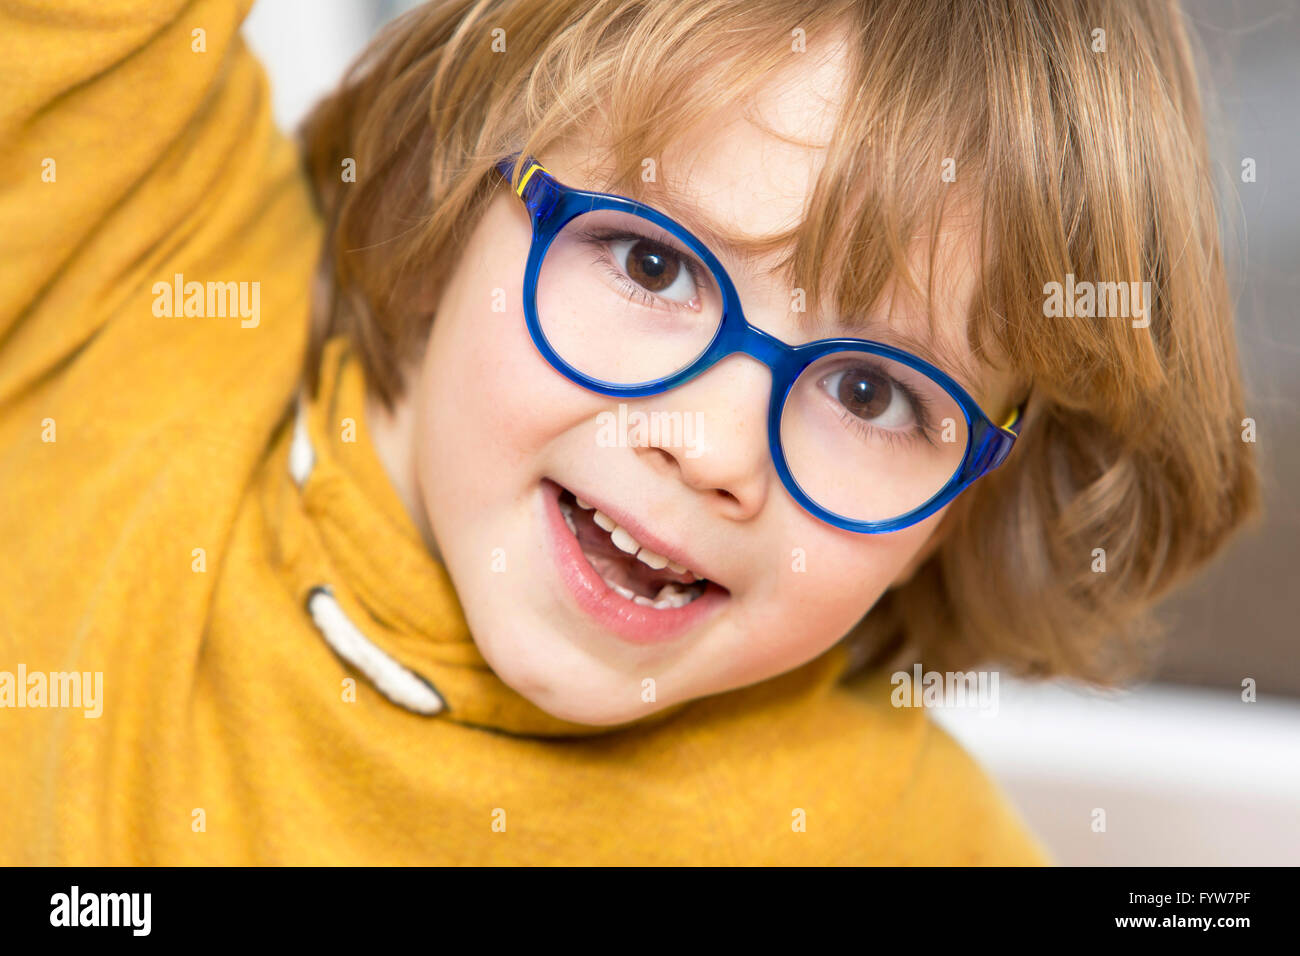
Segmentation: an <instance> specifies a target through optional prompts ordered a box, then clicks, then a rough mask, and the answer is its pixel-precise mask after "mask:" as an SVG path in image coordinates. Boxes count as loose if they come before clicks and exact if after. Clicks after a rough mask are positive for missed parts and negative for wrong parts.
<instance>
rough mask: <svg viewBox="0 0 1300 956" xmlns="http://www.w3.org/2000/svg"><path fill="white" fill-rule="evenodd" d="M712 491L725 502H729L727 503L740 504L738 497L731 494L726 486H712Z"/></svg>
mask: <svg viewBox="0 0 1300 956" xmlns="http://www.w3.org/2000/svg"><path fill="white" fill-rule="evenodd" d="M713 492H714V494H716V495H717V496H718V497H719V498H722V499H723V500H725V501H726V502H727V504H729V505H738V504H740V499H739V498H737V497H736V496H735V495H733V494H732V493H731V492H730V491H728V490H727V489H726V488H714V489H713Z"/></svg>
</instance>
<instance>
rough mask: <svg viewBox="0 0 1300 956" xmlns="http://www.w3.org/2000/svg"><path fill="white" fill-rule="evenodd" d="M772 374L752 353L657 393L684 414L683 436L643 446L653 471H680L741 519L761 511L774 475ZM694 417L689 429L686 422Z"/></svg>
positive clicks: (722, 508)
mask: <svg viewBox="0 0 1300 956" xmlns="http://www.w3.org/2000/svg"><path fill="white" fill-rule="evenodd" d="M771 381H772V379H771V374H770V373H769V372H768V370H767V369H766V368H765V367H764V366H763V365H762V363H760V362H757V361H755V360H754V359H752V358H750V357H749V356H747V355H742V354H737V355H732V356H729V357H728V358H725V359H723V360H722V361H721V362H719V363H718V364H717V365H715V366H714V367H713V368H711V369H709V370H708V371H707V372H705V373H704V374H702V375H700V376H699V377H698V378H696V379H693V380H691V381H690V382H687V383H686V384H685V385H682V386H679V387H678V388H675V389H673V390H672V391H671V392H667V393H665V394H664V395H661V396H658V397H657V398H658V402H659V403H662V404H663V405H665V406H671V411H670V412H669V414H670V415H671V414H673V413H674V412H680V413H681V415H682V422H683V424H682V435H683V437H684V438H685V439H686V440H685V441H680V442H677V441H673V442H665V441H664V440H663V435H662V434H661V435H660V436H659V440H658V441H653V433H652V443H651V444H648V445H645V446H642V447H641V448H639V449H638V452H639V454H641V455H642V456H643V457H644V458H645V459H646V460H647V461H648V462H649V463H650V465H651V467H653V468H655V469H656V470H667V471H672V472H675V473H676V476H677V478H678V480H680V481H681V482H682V483H684V484H685V485H687V486H688V487H690V488H693V489H694V490H696V491H698V492H700V493H701V494H705V495H711V496H712V497H713V499H714V502H713V506H714V507H716V508H717V509H718V510H719V511H720V513H721V514H722V515H723V516H724V517H727V518H730V519H732V520H735V521H744V520H748V519H749V518H752V517H754V516H755V515H757V514H758V513H759V512H760V511H762V509H763V505H764V504H765V503H766V501H767V496H768V494H769V493H770V491H771V483H772V480H773V479H774V478H775V473H774V469H773V468H772V459H771V454H770V452H769V450H768V442H767V403H768V397H769V393H770V390H771ZM688 422H689V423H690V425H689V427H688V425H687V423H688Z"/></svg>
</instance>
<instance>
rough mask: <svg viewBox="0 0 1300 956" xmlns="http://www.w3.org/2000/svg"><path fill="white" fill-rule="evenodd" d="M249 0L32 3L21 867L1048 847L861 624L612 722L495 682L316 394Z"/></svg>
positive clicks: (735, 860) (22, 195)
mask: <svg viewBox="0 0 1300 956" xmlns="http://www.w3.org/2000/svg"><path fill="white" fill-rule="evenodd" d="M247 6H248V2H247V0H245V2H243V3H233V2H230V0H192V2H184V0H66V2H62V3H51V2H49V0H8V2H6V3H5V4H3V5H0V269H2V270H3V271H2V272H0V542H3V545H2V546H0V777H2V778H3V780H4V784H3V786H0V863H3V864H31V863H36V864H73V863H75V864H201V863H216V864H239V863H305V864H343V863H353V864H417V863H432V864H471V863H492V864H547V863H554V864H576V863H596V864H614V863H650V864H680V863H706V864H759V863H783V864H800V863H844V864H848V863H1008V864H1021V863H1026V864H1037V863H1043V862H1046V857H1045V855H1044V853H1043V851H1042V849H1041V847H1040V846H1039V844H1038V843H1037V841H1036V840H1035V839H1034V838H1033V836H1032V835H1031V834H1029V833H1028V832H1027V831H1026V829H1025V828H1024V826H1023V825H1022V823H1021V822H1020V820H1019V819H1018V817H1017V816H1016V814H1015V813H1014V811H1012V810H1011V808H1010V807H1009V806H1008V804H1007V803H1006V801H1005V800H1004V798H1003V797H1002V795H1001V794H1000V792H999V791H998V790H997V788H996V787H994V786H993V785H992V784H991V783H990V782H989V781H988V780H987V778H986V777H985V776H984V775H983V774H982V773H981V772H980V771H979V769H978V767H977V766H976V765H975V764H974V763H973V762H972V761H971V760H970V759H969V758H968V757H967V756H966V755H965V754H964V753H963V752H962V751H961V750H960V749H959V748H958V747H957V746H956V745H955V744H954V742H953V741H952V740H951V739H950V738H949V737H948V736H947V735H945V734H944V733H943V732H941V731H940V730H938V729H937V728H936V727H935V726H933V725H932V724H931V723H930V722H929V721H928V720H927V719H926V717H925V715H924V713H923V712H921V711H919V710H912V709H905V710H896V709H894V708H892V707H891V706H890V705H889V690H890V687H889V685H888V675H886V674H884V673H879V674H872V675H870V676H868V677H867V678H866V679H865V680H858V681H855V682H854V686H853V688H852V689H850V688H849V687H847V686H845V685H841V684H840V683H839V682H838V678H839V676H840V675H841V673H842V672H843V669H844V666H845V653H844V649H843V648H842V647H838V646H837V647H836V648H834V649H832V650H831V651H830V652H828V653H827V654H825V655H822V656H821V657H820V658H818V659H817V660H815V661H813V662H811V663H810V664H808V665H806V666H804V667H801V668H799V669H797V670H795V671H792V672H790V673H787V674H784V675H782V676H780V677H777V678H775V679H772V680H769V681H766V682H764V683H761V684H758V685H755V686H752V687H748V688H744V689H741V690H737V691H733V692H730V693H726V694H721V695H718V696H715V697H711V698H707V699H704V700H699V701H695V702H690V703H686V704H681V705H678V706H676V707H674V708H670V709H669V710H668V711H666V712H662V713H659V714H656V715H653V716H652V717H650V718H647V719H646V720H644V721H640V722H637V723H636V724H633V725H629V726H625V727H623V728H614V729H609V728H604V729H601V728H590V727H583V726H578V725H573V724H568V723H565V722H563V721H560V720H557V719H555V718H552V717H550V716H548V715H547V714H545V713H544V712H542V711H540V710H539V709H537V708H536V707H534V706H533V705H532V704H530V703H529V702H528V701H526V700H525V699H524V698H522V697H520V696H519V695H518V694H516V693H514V692H513V691H511V690H510V689H509V688H507V687H506V686H505V685H504V684H502V683H501V682H500V681H499V680H498V679H497V678H496V677H495V675H494V674H493V673H492V671H491V670H490V669H489V668H488V667H487V666H486V664H485V662H484V661H483V659H482V657H481V656H480V655H479V654H478V652H477V650H476V648H475V646H474V643H473V641H472V639H471V638H470V635H469V633H468V631H467V628H466V624H465V620H464V617H463V615H462V613H461V610H460V607H459V605H458V604H457V600H456V596H455V593H454V592H453V590H452V588H451V585H450V583H449V579H448V578H447V576H446V573H445V572H444V570H443V569H442V567H440V566H439V565H438V564H437V563H436V562H435V561H434V560H433V559H432V558H431V557H430V555H429V554H428V552H427V551H426V550H425V549H424V548H423V547H422V545H421V543H420V538H419V536H418V534H417V532H416V531H415V529H414V526H413V525H412V524H411V522H410V520H409V519H408V518H407V516H406V514H405V513H404V511H403V509H402V506H401V504H400V503H399V501H398V499H397V496H396V493H395V492H394V490H393V489H392V487H391V486H390V484H389V483H388V481H387V479H386V477H385V475H384V473H383V471H382V468H381V466H380V464H379V462H378V460H377V458H376V457H375V454H374V451H373V447H372V446H371V444H370V442H369V438H368V436H367V433H366V429H365V420H364V414H363V404H362V399H363V394H364V382H363V380H362V377H361V373H360V371H359V368H358V366H357V363H356V362H355V361H353V360H352V358H351V356H350V355H349V354H348V351H347V349H346V348H345V347H344V346H343V344H342V343H341V342H335V343H332V345H331V347H330V348H329V349H328V351H327V354H326V359H325V367H324V369H323V384H322V389H321V393H320V397H319V399H318V400H317V401H316V402H314V403H307V404H306V405H305V406H304V408H303V410H302V417H301V420H299V419H298V418H297V417H296V414H295V399H296V395H297V394H298V385H299V366H300V361H301V357H302V354H303V346H304V341H305V336H306V322H307V307H308V289H309V284H310V281H309V280H310V274H311V271H312V267H313V263H314V260H315V256H316V252H317V247H318V244H319V242H320V236H321V231H320V226H319V223H318V222H317V221H316V219H315V216H314V213H313V211H312V209H311V205H310V201H309V197H308V192H307V189H306V184H305V182H304V180H303V179H302V176H301V174H300V172H299V170H298V167H297V162H296V157H295V154H294V150H293V147H292V145H291V144H290V143H289V142H288V141H287V140H286V139H285V138H284V137H283V136H282V135H280V134H279V133H277V131H276V130H275V128H274V126H273V123H272V121H271V118H270V115H269V111H268V97H267V90H266V83H265V79H264V76H263V73H262V71H261V69H260V67H259V66H258V65H257V63H256V62H255V61H254V60H253V58H252V57H251V56H250V55H249V53H248V52H247V50H246V49H245V48H244V46H243V44H242V43H241V42H240V40H239V38H238V35H237V29H238V25H239V23H240V21H241V19H242V17H243V14H244V13H245V12H246V8H247ZM196 30H202V31H203V33H202V34H197V33H196V32H195V31H196ZM200 38H201V40H202V46H203V47H204V51H203V52H199V51H197V50H196V47H197V46H199V45H200V44H199V40H200ZM190 282H199V283H204V284H205V285H204V286H202V287H201V288H199V289H197V292H198V294H194V293H195V291H196V290H195V289H194V288H193V287H188V288H187V284H188V283H190ZM210 282H211V283H217V282H221V283H225V282H231V283H236V284H238V283H247V284H248V285H246V286H245V287H244V289H243V292H244V298H243V300H242V304H243V305H244V306H245V308H244V311H243V312H241V311H240V310H239V308H238V307H236V305H235V303H236V301H240V300H239V299H238V295H237V293H238V292H239V291H240V290H239V288H238V286H237V285H235V286H230V287H226V286H221V287H219V288H217V289H216V292H217V294H218V295H217V300H216V301H215V302H214V301H213V300H212V299H210V298H209V296H210V295H211V294H212V293H211V292H210V290H209V287H207V286H206V283H210ZM252 283H257V284H258V285H257V286H256V292H257V297H256V299H254V298H253V290H254V287H253V286H252ZM177 288H179V289H180V292H181V295H180V296H179V297H178V296H176V295H175V290H176V289H177ZM225 295H229V297H230V301H228V302H227V303H226V305H227V308H225V309H224V311H225V313H226V314H225V315H224V316H223V315H213V314H212V313H213V312H219V311H223V310H222V309H221V301H220V299H221V297H222V296H225ZM254 304H256V308H253V305H254ZM187 307H188V310H189V313H190V314H187ZM194 313H202V314H194ZM349 418H350V419H352V420H353V421H354V422H355V425H356V430H355V436H353V435H351V434H345V433H344V431H343V429H342V428H341V427H340V424H341V423H343V420H344V419H349ZM352 437H355V441H348V440H346V439H348V438H352ZM74 672H75V673H76V674H77V675H88V676H86V677H85V678H84V680H83V679H81V678H80V677H79V678H78V680H79V683H78V684H73V683H72V679H71V678H68V677H64V678H59V677H57V676H55V677H50V676H49V675H52V674H53V675H58V674H63V675H68V674H72V673H74ZM6 675H8V676H7V677H6ZM20 678H21V682H20ZM97 681H98V682H100V683H99V685H98V690H97V689H96V687H97V685H96V682H97ZM6 688H7V691H6ZM73 690H76V691H77V692H79V693H81V694H82V699H81V700H80V701H79V702H78V704H79V705H78V706H60V707H52V706H49V704H51V703H55V702H57V701H56V700H55V698H59V697H60V695H62V696H63V702H64V703H71V702H72V699H71V696H70V695H71V694H72V692H73ZM20 705H21V706H20ZM42 705H44V706H42ZM96 711H98V713H97V714H96Z"/></svg>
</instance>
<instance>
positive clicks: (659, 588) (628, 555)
mask: <svg viewBox="0 0 1300 956" xmlns="http://www.w3.org/2000/svg"><path fill="white" fill-rule="evenodd" d="M558 505H559V508H560V513H561V514H562V515H563V516H564V521H565V523H566V524H567V525H568V526H569V530H570V531H572V532H573V534H574V536H575V537H576V538H577V539H578V546H579V547H581V548H582V553H583V555H585V556H586V558H587V561H588V562H589V563H590V564H591V566H592V567H593V568H594V569H595V570H596V573H597V574H599V575H600V576H601V578H602V579H603V580H604V582H605V583H606V584H607V585H609V587H610V588H612V589H613V590H614V591H615V592H616V593H618V594H619V595H620V596H621V597H623V598H625V599H627V600H629V601H631V602H632V603H634V604H640V605H641V606H643V607H654V608H658V609H659V610H661V611H662V610H666V609H668V608H670V607H685V606H686V605H687V604H690V603H691V602H692V601H694V600H695V599H696V598H698V597H699V596H700V595H701V594H703V593H704V589H705V588H706V587H707V585H708V582H707V581H705V580H704V579H702V578H700V577H698V576H697V575H696V574H695V573H694V572H693V571H690V570H688V569H687V568H686V567H685V566H684V565H681V564H678V563H677V562H676V561H672V562H670V561H669V559H668V558H667V557H665V556H664V555H661V554H658V553H657V552H655V551H653V550H651V549H650V548H647V547H645V546H644V545H642V544H641V543H640V542H638V541H637V540H636V538H634V537H633V536H632V533H631V532H630V531H628V530H627V529H626V528H623V527H622V526H620V525H619V524H618V522H616V521H615V520H614V519H613V518H611V517H609V516H608V515H607V514H605V513H604V512H603V511H600V510H599V509H597V508H596V507H595V506H594V505H589V504H587V503H586V502H584V501H583V500H582V499H581V498H576V497H575V496H574V495H573V493H572V492H569V491H567V490H566V491H562V492H561V493H560V497H559V501H558Z"/></svg>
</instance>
